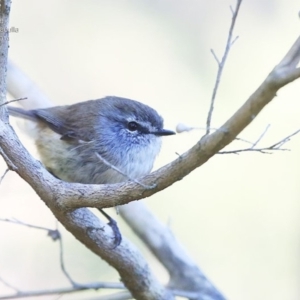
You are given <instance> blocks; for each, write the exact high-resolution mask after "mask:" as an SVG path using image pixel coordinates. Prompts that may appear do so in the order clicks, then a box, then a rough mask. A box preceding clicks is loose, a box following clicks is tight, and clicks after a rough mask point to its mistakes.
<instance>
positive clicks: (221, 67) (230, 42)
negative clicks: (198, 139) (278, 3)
mask: <svg viewBox="0 0 300 300" xmlns="http://www.w3.org/2000/svg"><path fill="white" fill-rule="evenodd" d="M241 3H242V0H237V3H236V7H235V9H234V10H233V9H232V7H231V6H230V10H231V12H232V19H231V25H230V28H229V32H228V38H227V42H226V47H225V51H224V55H223V57H222V60H221V62H219V59H218V58H217V55H216V54H215V53H214V51H213V50H211V52H212V54H213V56H214V58H215V59H216V61H217V63H218V73H217V77H216V81H215V86H214V89H213V93H212V97H211V101H210V107H209V111H208V115H207V120H206V133H205V135H208V134H209V133H210V125H211V119H212V114H213V110H214V104H215V100H216V96H217V91H218V88H219V84H220V80H221V76H222V73H223V70H224V66H225V63H226V59H227V56H228V54H229V51H230V48H231V46H232V45H233V43H234V42H235V41H236V39H237V37H236V38H234V40H232V34H233V29H234V26H235V23H236V19H237V16H238V13H239V10H240V6H241Z"/></svg>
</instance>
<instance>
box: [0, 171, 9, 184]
mask: <svg viewBox="0 0 300 300" xmlns="http://www.w3.org/2000/svg"><path fill="white" fill-rule="evenodd" d="M8 172H9V169H8V168H7V169H6V170H5V172H4V173H3V175H2V176H1V177H0V184H1V183H2V181H3V179H4V177H5V175H6V174H7V173H8Z"/></svg>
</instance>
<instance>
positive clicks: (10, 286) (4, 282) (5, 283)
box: [0, 277, 19, 292]
mask: <svg viewBox="0 0 300 300" xmlns="http://www.w3.org/2000/svg"><path fill="white" fill-rule="evenodd" d="M0 282H2V283H3V284H4V285H6V286H7V287H9V288H10V289H13V290H14V291H16V292H19V289H17V288H16V287H15V286H13V285H11V284H10V283H8V282H7V281H6V280H4V279H3V278H1V277H0Z"/></svg>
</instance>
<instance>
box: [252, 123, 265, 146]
mask: <svg viewBox="0 0 300 300" xmlns="http://www.w3.org/2000/svg"><path fill="white" fill-rule="evenodd" d="M269 128H270V124H268V126H267V127H266V128H265V130H264V131H263V133H262V134H261V135H260V136H259V138H258V139H257V140H256V142H254V143H253V145H252V147H251V148H252V149H253V148H254V147H255V146H256V145H257V144H258V143H259V142H260V141H261V140H262V138H263V137H264V136H265V134H266V133H267V131H268V129H269Z"/></svg>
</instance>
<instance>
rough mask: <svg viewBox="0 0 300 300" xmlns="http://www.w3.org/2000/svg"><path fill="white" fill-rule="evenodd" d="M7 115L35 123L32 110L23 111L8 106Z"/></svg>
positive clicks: (35, 118)
mask: <svg viewBox="0 0 300 300" xmlns="http://www.w3.org/2000/svg"><path fill="white" fill-rule="evenodd" d="M8 113H9V114H10V115H11V116H13V117H17V118H21V119H26V120H30V121H35V122H36V121H37V117H36V115H35V114H34V113H33V111H32V110H25V109H23V108H19V107H14V106H8Z"/></svg>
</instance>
